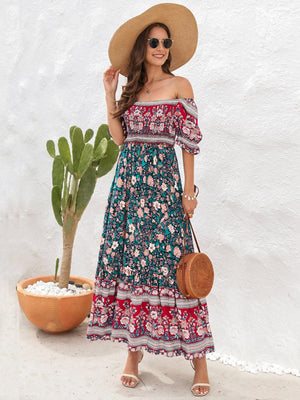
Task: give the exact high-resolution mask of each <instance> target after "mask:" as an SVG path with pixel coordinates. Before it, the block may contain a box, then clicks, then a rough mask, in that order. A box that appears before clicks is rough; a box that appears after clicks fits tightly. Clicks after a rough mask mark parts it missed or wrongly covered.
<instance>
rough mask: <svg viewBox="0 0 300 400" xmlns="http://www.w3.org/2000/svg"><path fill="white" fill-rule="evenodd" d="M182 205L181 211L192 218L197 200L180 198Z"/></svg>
mask: <svg viewBox="0 0 300 400" xmlns="http://www.w3.org/2000/svg"><path fill="white" fill-rule="evenodd" d="M182 206H183V211H184V213H185V215H186V216H188V217H189V218H192V217H193V215H194V211H195V208H196V207H197V200H196V199H195V200H188V199H185V198H183V199H182Z"/></svg>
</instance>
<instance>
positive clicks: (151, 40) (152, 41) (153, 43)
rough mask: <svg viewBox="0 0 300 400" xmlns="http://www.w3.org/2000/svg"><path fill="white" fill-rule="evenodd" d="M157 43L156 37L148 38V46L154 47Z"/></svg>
mask: <svg viewBox="0 0 300 400" xmlns="http://www.w3.org/2000/svg"><path fill="white" fill-rule="evenodd" d="M158 44H159V40H158V39H156V38H152V39H150V40H149V46H150V47H151V48H152V49H155V48H156V47H157V46H158Z"/></svg>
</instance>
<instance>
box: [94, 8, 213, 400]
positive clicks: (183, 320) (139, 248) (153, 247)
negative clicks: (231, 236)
mask: <svg viewBox="0 0 300 400" xmlns="http://www.w3.org/2000/svg"><path fill="white" fill-rule="evenodd" d="M186 26H188V27H189V30H188V31H187V29H186ZM173 39H174V40H173ZM196 44H197V25H196V21H195V19H194V16H193V15H192V13H191V12H190V11H189V10H188V9H187V8H186V7H184V6H181V5H176V4H160V5H157V6H154V7H152V8H150V9H149V10H147V11H146V12H145V13H143V14H141V15H139V16H138V17H135V18H133V19H131V20H129V21H128V22H126V23H125V24H124V25H122V26H121V27H120V28H119V29H118V30H117V32H116V33H115V34H114V36H113V38H112V40H111V43H110V49H109V54H110V59H111V61H112V64H113V66H111V67H110V68H108V70H107V71H105V73H104V77H103V82H104V88H105V93H106V103H107V115H108V125H109V131H110V134H111V136H112V138H113V140H114V141H115V142H116V143H117V144H118V145H123V147H122V150H121V153H120V156H119V160H118V163H117V167H116V173H115V177H114V180H113V183H112V186H111V191H110V194H109V198H108V203H107V207H106V213H105V218H104V228H103V233H102V239H101V244H100V252H99V262H98V266H97V271H96V280H95V294H94V300H93V305H92V310H91V319H90V322H89V327H88V332H87V337H88V339H90V340H96V339H110V340H114V341H119V342H125V343H127V345H128V357H127V361H126V364H125V368H124V371H123V374H122V376H121V381H122V383H123V385H125V386H127V387H131V388H133V387H135V386H136V385H137V383H138V363H139V362H140V361H141V359H142V356H143V353H142V350H143V349H144V350H147V351H148V352H150V353H153V354H164V355H167V356H169V357H170V356H175V355H183V356H184V357H185V358H186V359H189V360H192V364H193V367H194V369H195V376H194V382H193V385H192V389H191V390H192V393H193V394H194V395H195V396H204V395H205V394H207V393H208V391H209V387H210V386H209V380H208V374H207V365H206V359H205V355H206V354H207V353H209V352H211V351H214V345H213V340H212V335H211V331H210V326H209V321H208V311H207V305H206V300H205V299H201V300H198V299H192V300H189V299H187V298H185V297H184V296H183V295H182V294H181V293H180V292H179V290H178V287H177V285H176V266H177V264H178V262H179V260H180V257H181V254H182V252H183V239H184V235H185V221H184V216H189V217H190V218H192V216H193V213H194V210H195V208H196V206H197V200H196V196H195V193H194V154H197V153H198V152H199V148H198V145H197V144H198V143H199V142H200V140H201V133H200V130H199V127H198V125H197V110H196V105H195V103H194V101H193V90H192V87H191V85H190V83H189V81H188V80H187V79H185V78H182V77H178V76H174V75H173V74H172V72H171V71H172V70H174V69H175V68H178V67H179V66H181V65H183V64H184V63H185V62H186V61H187V60H188V59H190V58H191V56H192V55H193V53H194V51H195V48H196ZM129 49H130V50H131V51H129ZM173 50H174V51H173ZM171 53H172V56H171ZM120 72H121V73H122V74H123V75H125V76H127V78H128V80H127V84H126V85H125V87H123V92H122V95H121V99H120V100H119V101H118V102H116V100H115V94H116V90H117V85H118V76H119V73H120ZM174 143H177V144H178V145H180V146H181V147H182V154H183V164H184V177H185V179H184V190H182V186H181V180H180V176H179V170H178V164H177V158H176V154H175V151H174ZM186 247H187V251H189V252H191V251H193V244H192V239H191V233H190V232H188V235H187V246H186Z"/></svg>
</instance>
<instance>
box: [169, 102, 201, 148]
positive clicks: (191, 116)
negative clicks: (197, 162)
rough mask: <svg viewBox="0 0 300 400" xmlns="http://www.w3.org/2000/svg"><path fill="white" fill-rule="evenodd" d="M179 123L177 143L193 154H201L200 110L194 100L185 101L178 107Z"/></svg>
mask: <svg viewBox="0 0 300 400" xmlns="http://www.w3.org/2000/svg"><path fill="white" fill-rule="evenodd" d="M176 111H177V113H176V114H177V115H178V122H177V127H176V137H175V143H176V144H178V145H179V146H180V147H182V148H183V149H185V150H186V151H187V152H189V153H192V154H198V153H199V152H200V149H199V146H198V143H199V142H200V141H201V139H202V133H201V131H200V128H199V126H198V110H197V106H196V103H195V102H194V100H193V99H183V100H181V101H180V102H179V103H178V105H177V110H176Z"/></svg>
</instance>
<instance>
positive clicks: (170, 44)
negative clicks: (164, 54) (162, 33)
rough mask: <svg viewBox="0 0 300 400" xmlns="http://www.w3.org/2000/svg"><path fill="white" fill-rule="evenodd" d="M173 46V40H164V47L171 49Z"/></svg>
mask: <svg viewBox="0 0 300 400" xmlns="http://www.w3.org/2000/svg"><path fill="white" fill-rule="evenodd" d="M172 44H173V41H172V39H164V46H165V48H166V49H169V48H170V47H171V46H172Z"/></svg>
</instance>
